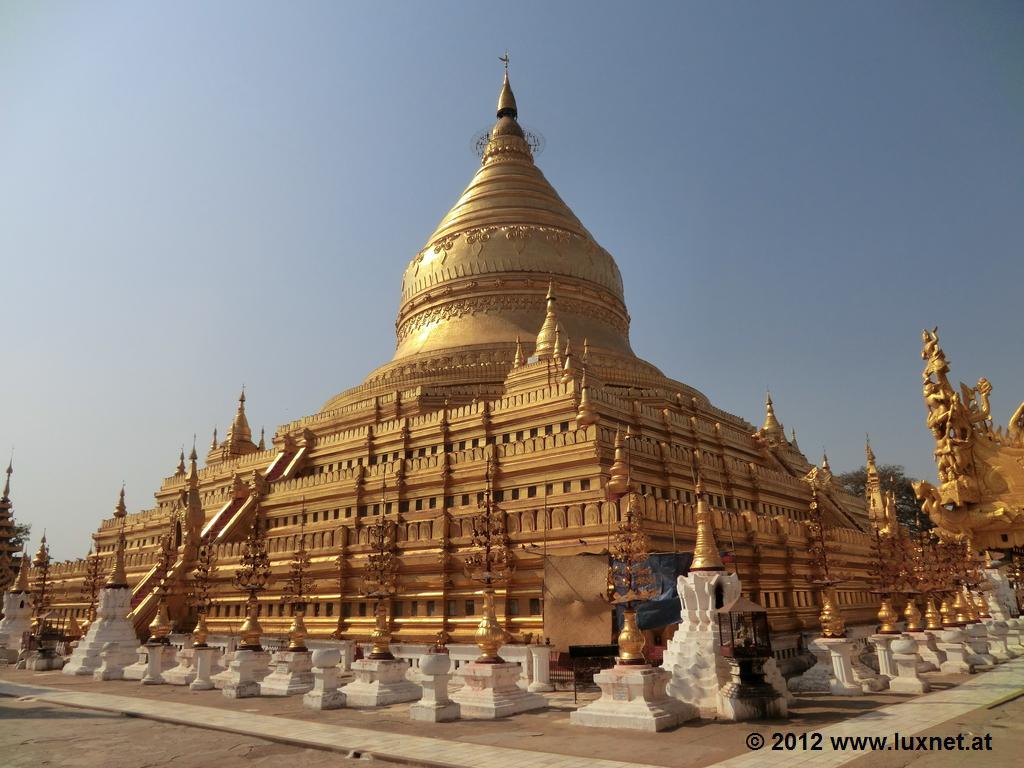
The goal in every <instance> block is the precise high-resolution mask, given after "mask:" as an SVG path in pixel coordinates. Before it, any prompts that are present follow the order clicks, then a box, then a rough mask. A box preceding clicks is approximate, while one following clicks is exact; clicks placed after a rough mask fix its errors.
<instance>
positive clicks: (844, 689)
mask: <svg viewBox="0 0 1024 768" xmlns="http://www.w3.org/2000/svg"><path fill="white" fill-rule="evenodd" d="M816 642H818V643H821V645H822V646H824V647H825V648H827V649H828V652H829V655H830V656H831V658H832V674H833V675H834V676H835V680H834V681H833V682H832V685H831V686H830V690H831V693H832V695H833V696H860V695H862V694H863V693H864V689H863V688H861V686H860V685H858V683H857V681H856V680H854V678H853V665H852V664H851V662H850V654H851V653H852V652H853V647H852V645H851V644H850V641H849V640H847V639H846V638H845V637H821V638H818V640H817V641H816Z"/></svg>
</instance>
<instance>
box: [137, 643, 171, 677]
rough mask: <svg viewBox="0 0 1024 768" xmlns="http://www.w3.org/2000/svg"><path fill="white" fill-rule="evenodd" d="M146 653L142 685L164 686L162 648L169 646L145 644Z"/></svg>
mask: <svg viewBox="0 0 1024 768" xmlns="http://www.w3.org/2000/svg"><path fill="white" fill-rule="evenodd" d="M146 647H147V648H148V653H147V655H146V671H145V673H144V674H143V675H142V684H143V685H163V684H164V675H163V672H164V669H163V659H164V648H165V647H166V648H170V646H164V645H162V644H160V643H146Z"/></svg>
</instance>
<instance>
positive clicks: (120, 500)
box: [114, 483, 128, 519]
mask: <svg viewBox="0 0 1024 768" xmlns="http://www.w3.org/2000/svg"><path fill="white" fill-rule="evenodd" d="M127 514H128V507H126V506H125V503H124V483H122V484H121V492H120V493H119V494H118V496H117V505H116V506H115V507H114V517H115V518H118V519H120V518H122V517H124V516H125V515H127Z"/></svg>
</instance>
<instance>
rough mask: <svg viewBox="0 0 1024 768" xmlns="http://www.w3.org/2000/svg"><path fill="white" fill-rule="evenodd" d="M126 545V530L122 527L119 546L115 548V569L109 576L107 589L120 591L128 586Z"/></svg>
mask: <svg viewBox="0 0 1024 768" xmlns="http://www.w3.org/2000/svg"><path fill="white" fill-rule="evenodd" d="M124 545H125V536H124V528H123V527H122V528H121V530H120V531H118V534H117V544H116V545H115V546H114V567H113V568H111V570H110V575H109V576H107V583H106V584H105V585H104V586H106V587H107V589H118V588H121V587H127V586H128V576H127V575H126V574H125V572H124Z"/></svg>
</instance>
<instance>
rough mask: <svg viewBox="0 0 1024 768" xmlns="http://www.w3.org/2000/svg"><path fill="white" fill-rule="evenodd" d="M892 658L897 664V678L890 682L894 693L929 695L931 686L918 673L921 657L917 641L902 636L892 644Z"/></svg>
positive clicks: (907, 636)
mask: <svg viewBox="0 0 1024 768" xmlns="http://www.w3.org/2000/svg"><path fill="white" fill-rule="evenodd" d="M892 651H893V654H892V658H893V661H895V662H896V672H897V674H896V677H894V678H893V679H892V680H890V681H889V690H890V691H892V692H893V693H914V694H919V693H927V692H928V691H929V690H930V689H931V686H929V685H928V683H926V682H925V681H924V680H922V679H921V678H920V677H919V676H918V673H917V664H918V662H919V661H920V660H921V657H920V656H918V654H917V641H916V640H914V638H912V637H910V636H909V635H901V636H900V637H899V639H898V640H896V641H895V642H894V643H893V644H892Z"/></svg>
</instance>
